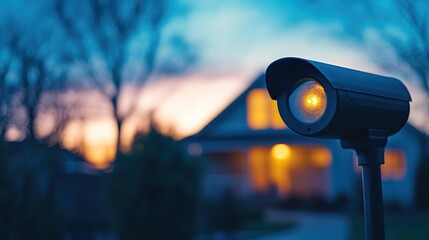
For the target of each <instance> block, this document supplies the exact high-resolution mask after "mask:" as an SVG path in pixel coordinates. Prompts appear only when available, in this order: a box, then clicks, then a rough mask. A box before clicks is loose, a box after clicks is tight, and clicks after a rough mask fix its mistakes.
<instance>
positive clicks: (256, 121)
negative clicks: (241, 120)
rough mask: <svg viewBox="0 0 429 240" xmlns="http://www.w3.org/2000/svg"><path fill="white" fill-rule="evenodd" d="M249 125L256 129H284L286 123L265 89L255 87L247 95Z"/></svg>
mask: <svg viewBox="0 0 429 240" xmlns="http://www.w3.org/2000/svg"><path fill="white" fill-rule="evenodd" d="M246 100H247V125H248V126H249V128H251V129H254V130H261V129H268V128H272V129H283V128H286V125H285V124H284V123H283V120H282V119H281V117H280V114H279V112H278V110H277V103H276V101H274V100H271V98H270V96H269V95H268V92H267V90H265V89H254V90H251V91H250V92H249V94H248V95H247V99H246Z"/></svg>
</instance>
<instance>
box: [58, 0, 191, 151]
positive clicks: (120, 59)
mask: <svg viewBox="0 0 429 240" xmlns="http://www.w3.org/2000/svg"><path fill="white" fill-rule="evenodd" d="M77 2H78V3H76V1H73V2H71V1H64V0H56V1H55V12H56V15H57V17H58V21H59V23H60V25H61V27H62V28H63V30H64V32H65V33H66V35H67V37H68V39H69V41H67V44H66V45H65V46H66V48H67V49H66V50H65V51H66V52H68V53H69V56H70V59H72V60H71V65H70V66H74V67H77V68H79V70H80V73H79V74H80V77H81V78H85V79H90V80H91V85H92V86H93V87H96V88H97V89H98V90H99V91H100V92H101V93H103V94H104V95H105V96H106V97H107V98H108V99H109V100H110V102H111V105H112V107H113V116H114V118H115V119H116V123H117V129H118V141H117V150H119V151H120V147H121V141H120V139H121V126H122V123H123V121H124V119H125V118H126V117H127V116H129V115H130V114H131V113H132V112H133V111H134V108H135V103H136V101H132V106H129V107H128V109H126V110H124V109H119V100H120V94H121V88H122V87H123V86H124V85H125V84H127V81H128V83H130V82H129V81H130V80H134V85H135V86H136V87H139V86H141V85H142V84H143V83H145V82H146V81H147V80H148V79H149V77H150V76H151V75H152V74H153V73H154V71H155V66H156V63H157V61H158V60H159V59H158V58H159V50H160V48H161V46H160V45H161V41H162V40H163V34H162V29H163V27H164V25H165V22H166V21H167V20H168V19H167V18H168V16H167V8H168V1H166V0H127V1H116V0H107V1H101V0H89V1H82V0H81V1H77ZM77 19H78V20H77ZM175 38H176V40H177V39H180V40H179V41H181V42H182V43H184V41H183V40H181V39H182V38H180V37H177V36H176V37H175ZM185 45H186V44H185ZM183 49H186V48H183V47H182V48H181V51H182V50H183ZM188 53H189V51H187V52H186V53H185V54H184V55H187V56H190V55H189V54H188ZM178 55H180V54H178ZM173 56H174V55H170V56H169V57H170V58H174V57H173ZM184 59H185V61H182V62H180V64H179V65H178V66H177V68H178V69H176V70H178V71H180V70H182V69H184V68H186V67H187V66H188V65H189V63H191V62H192V60H193V58H192V57H189V58H184ZM70 69H71V67H70ZM106 80H107V81H106Z"/></svg>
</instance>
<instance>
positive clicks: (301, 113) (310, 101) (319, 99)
mask: <svg viewBox="0 0 429 240" xmlns="http://www.w3.org/2000/svg"><path fill="white" fill-rule="evenodd" d="M289 107H290V111H291V112H292V115H293V116H294V117H295V118H296V119H297V120H298V121H300V122H303V123H314V122H316V121H317V120H319V119H320V118H321V117H322V116H323V113H325V110H326V93H325V90H324V89H323V87H322V85H320V83H319V82H317V81H316V80H314V79H311V78H305V79H302V80H301V81H300V83H299V85H298V86H297V87H295V89H294V90H293V92H292V94H291V95H290V96H289Z"/></svg>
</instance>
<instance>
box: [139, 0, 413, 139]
mask: <svg viewBox="0 0 429 240" xmlns="http://www.w3.org/2000/svg"><path fill="white" fill-rule="evenodd" d="M182 2H183V3H185V4H187V5H188V7H189V9H188V11H189V12H188V14H187V15H186V16H185V17H184V19H181V20H180V21H177V22H173V23H172V25H174V26H175V27H177V28H180V29H183V30H184V31H185V36H187V38H188V39H189V41H190V42H191V44H193V45H194V46H195V47H196V49H197V52H198V54H199V62H198V63H197V65H196V67H195V69H194V70H193V71H192V72H190V73H189V75H185V76H180V77H173V78H174V79H177V78H178V79H180V81H175V80H171V81H168V82H169V83H168V84H162V85H163V87H161V86H157V87H154V88H156V91H155V90H153V91H149V90H147V91H146V94H143V96H142V98H143V99H147V100H145V101H150V99H153V98H152V96H151V95H152V94H156V93H158V92H159V93H158V94H160V95H161V96H164V97H165V96H168V99H167V100H165V101H163V104H162V105H161V106H159V107H157V109H158V114H157V117H158V118H159V120H160V121H162V122H166V123H167V124H171V125H173V126H174V128H175V129H176V130H177V131H178V134H179V135H181V136H186V135H189V134H192V133H195V132H196V131H198V130H199V129H201V127H203V126H204V125H205V124H206V123H207V121H209V120H211V119H212V118H213V117H214V116H215V115H217V113H218V112H219V111H221V110H222V109H223V108H224V107H225V105H227V104H228V103H229V102H230V101H231V100H232V99H233V98H234V97H236V96H237V94H239V93H240V91H242V90H243V89H244V88H245V87H246V86H247V85H248V84H249V83H250V82H251V81H252V80H254V79H255V78H256V77H257V76H258V75H259V74H261V73H263V72H264V70H265V68H266V66H267V65H268V64H269V63H270V62H272V61H273V60H275V59H277V58H280V57H284V56H297V57H302V58H308V59H313V60H317V61H321V62H327V63H331V64H335V65H340V66H345V67H349V68H356V69H359V70H363V71H369V72H373V73H379V74H387V75H392V74H391V73H386V72H384V71H383V70H382V69H381V68H379V67H378V66H377V64H376V63H374V61H372V58H371V55H373V54H374V53H372V54H371V53H369V52H368V50H367V48H365V46H363V44H359V43H358V42H357V41H352V40H351V39H350V38H346V37H345V36H344V35H342V34H341V30H342V28H344V27H345V26H343V25H342V23H341V22H340V20H339V19H335V18H332V19H330V18H329V17H326V16H323V15H322V16H320V17H319V16H317V15H315V12H314V9H311V8H308V6H305V5H303V4H298V2H300V1H294V2H293V1H284V2H283V3H279V1H274V0H271V1H263V2H261V1H244V0H241V1H228V2H219V1H204V2H202V1H194V0H183V1H182ZM311 10H313V11H311ZM325 14H329V13H325ZM334 19H335V20H334ZM347 21H350V20H349V19H348V20H347ZM368 35H369V36H368V38H369V39H370V37H371V36H370V35H371V32H370V31H368ZM383 57H384V56H383ZM397 77H399V76H397ZM408 80H410V79H408ZM162 82H163V81H162V80H161V81H158V82H157V84H158V85H161V83H162ZM409 82H410V81H409ZM175 85H177V86H178V87H177V88H176V87H173V86H175ZM407 85H408V86H409V85H410V84H408V83H407ZM150 87H152V86H150V85H149V86H148V89H149V88H150ZM409 87H412V86H409ZM171 89H175V92H174V93H173V95H171ZM163 90H164V91H163ZM414 92H415V91H414V88H413V93H414ZM220 93H221V94H220ZM414 95H415V94H413V99H414V103H413V104H415V103H416V102H418V100H419V98H416V96H414ZM161 98H163V97H161ZM196 99H198V101H196ZM142 101H143V100H142ZM154 104H155V106H156V101H155V103H154ZM413 109H414V108H413ZM419 117H420V115H419V113H417V112H416V111H412V117H411V119H412V121H415V122H416V123H417V122H418V119H419ZM417 125H418V123H417Z"/></svg>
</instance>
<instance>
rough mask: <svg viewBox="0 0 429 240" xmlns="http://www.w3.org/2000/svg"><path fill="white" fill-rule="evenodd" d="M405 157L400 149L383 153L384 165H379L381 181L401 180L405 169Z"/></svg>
mask: <svg viewBox="0 0 429 240" xmlns="http://www.w3.org/2000/svg"><path fill="white" fill-rule="evenodd" d="M406 165H407V163H406V157H405V154H404V152H403V151H402V150H400V149H389V150H386V152H385V153H384V164H383V165H381V177H382V178H383V180H401V179H402V178H404V176H405V173H406V169H407V166H406Z"/></svg>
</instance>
